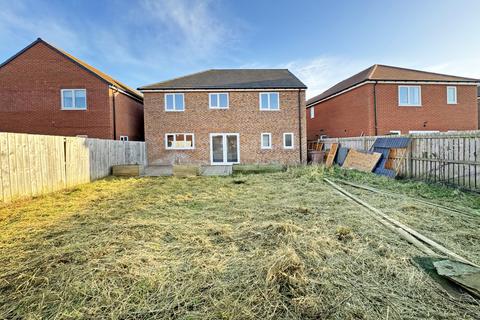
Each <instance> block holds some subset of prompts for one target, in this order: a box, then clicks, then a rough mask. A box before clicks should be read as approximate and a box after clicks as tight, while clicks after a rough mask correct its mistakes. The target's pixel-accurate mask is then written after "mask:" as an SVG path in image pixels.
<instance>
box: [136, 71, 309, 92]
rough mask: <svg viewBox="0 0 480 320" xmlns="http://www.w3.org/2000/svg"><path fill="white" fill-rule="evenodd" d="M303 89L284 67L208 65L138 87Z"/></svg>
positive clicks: (304, 87)
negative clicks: (247, 67) (183, 74)
mask: <svg viewBox="0 0 480 320" xmlns="http://www.w3.org/2000/svg"><path fill="white" fill-rule="evenodd" d="M282 88H283V89H306V88H307V87H306V86H305V84H303V83H302V82H301V81H300V80H299V79H298V78H297V77H296V76H295V75H293V74H292V73H291V72H290V71H289V70H287V69H212V70H206V71H202V72H198V73H194V74H190V75H186V76H183V77H179V78H175V79H171V80H167V81H163V82H158V83H154V84H150V85H146V86H143V87H140V88H138V90H154V89H160V90H168V89H172V90H178V89H192V90H195V89H282Z"/></svg>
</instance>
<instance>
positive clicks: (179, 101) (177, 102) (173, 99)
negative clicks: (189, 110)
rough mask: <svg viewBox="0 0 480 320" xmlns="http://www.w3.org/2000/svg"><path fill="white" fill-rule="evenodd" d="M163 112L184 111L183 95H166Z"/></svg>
mask: <svg viewBox="0 0 480 320" xmlns="http://www.w3.org/2000/svg"><path fill="white" fill-rule="evenodd" d="M165 111H185V101H184V95H183V93H166V94H165Z"/></svg>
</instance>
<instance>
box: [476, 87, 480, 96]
mask: <svg viewBox="0 0 480 320" xmlns="http://www.w3.org/2000/svg"><path fill="white" fill-rule="evenodd" d="M477 96H478V97H479V98H480V86H478V87H477Z"/></svg>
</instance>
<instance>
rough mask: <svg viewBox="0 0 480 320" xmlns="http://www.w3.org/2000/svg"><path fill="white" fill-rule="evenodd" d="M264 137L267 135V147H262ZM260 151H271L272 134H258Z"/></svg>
mask: <svg viewBox="0 0 480 320" xmlns="http://www.w3.org/2000/svg"><path fill="white" fill-rule="evenodd" d="M264 135H268V142H269V143H270V144H269V146H264V145H263V136H264ZM260 149H262V150H268V149H272V134H271V133H270V132H262V133H260Z"/></svg>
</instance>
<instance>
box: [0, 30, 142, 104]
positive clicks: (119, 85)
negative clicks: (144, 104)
mask: <svg viewBox="0 0 480 320" xmlns="http://www.w3.org/2000/svg"><path fill="white" fill-rule="evenodd" d="M38 43H42V44H44V45H46V46H47V47H49V48H51V49H53V50H54V51H56V52H58V53H60V54H61V55H63V56H65V57H66V58H67V59H69V60H71V61H72V62H74V63H76V64H77V65H79V66H80V67H82V68H83V69H85V70H87V71H89V72H90V73H93V74H94V75H95V76H97V77H98V78H100V79H101V80H103V81H105V82H107V83H108V84H110V85H112V86H115V87H117V88H119V89H121V90H123V91H125V92H127V93H129V94H131V95H133V96H134V97H136V98H138V99H141V100H143V95H142V93H141V92H138V91H137V90H135V89H133V88H131V87H129V86H127V85H125V84H123V83H121V82H120V81H117V80H115V79H114V78H112V77H111V76H109V75H108V74H106V73H103V72H102V71H100V70H98V69H97V68H94V67H92V66H91V65H89V64H88V63H86V62H84V61H82V60H80V59H78V58H76V57H74V56H72V55H71V54H69V53H67V52H65V51H63V50H62V49H59V48H57V47H55V46H53V45H51V44H50V43H48V42H46V41H45V40H43V39H41V38H38V39H37V40H35V41H34V42H32V43H31V44H29V45H28V46H26V47H25V48H23V49H22V50H20V51H19V52H17V53H16V54H15V55H14V56H12V57H10V58H9V59H7V60H6V61H5V62H3V63H2V64H0V68H2V67H3V66H5V65H6V64H8V63H9V62H11V61H12V60H14V59H15V58H17V57H18V56H20V55H21V54H23V53H24V52H26V51H27V50H28V49H30V48H31V47H33V46H35V45H36V44H38Z"/></svg>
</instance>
